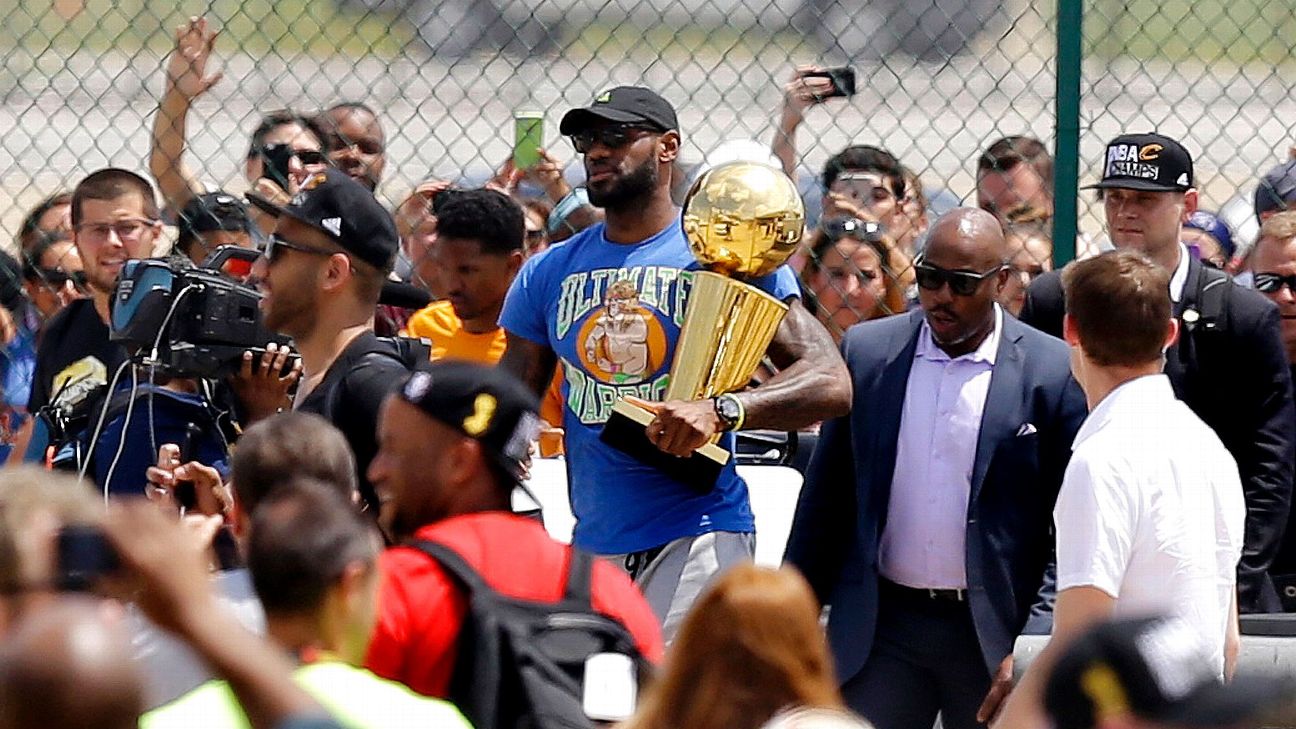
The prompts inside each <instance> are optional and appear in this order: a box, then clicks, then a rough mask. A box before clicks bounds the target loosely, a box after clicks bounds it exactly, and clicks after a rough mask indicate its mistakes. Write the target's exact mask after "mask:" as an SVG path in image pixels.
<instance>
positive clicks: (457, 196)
mask: <svg viewBox="0 0 1296 729" xmlns="http://www.w3.org/2000/svg"><path fill="white" fill-rule="evenodd" d="M441 194H442V195H444V196H445V202H443V203H441V204H440V205H438V206H437V209H436V216H437V236H438V237H441V238H458V239H461V240H475V241H477V242H478V243H479V244H480V245H481V250H482V253H486V254H489V255H495V256H507V255H508V254H510V253H513V252H514V251H520V250H522V249H523V247H524V245H525V242H526V220H525V219H524V218H523V217H522V206H520V205H518V204H517V202H516V201H514V200H513V198H511V197H509V196H508V195H505V194H504V193H502V192H499V191H498V190H487V189H485V188H482V189H478V190H453V191H447V192H443V193H441Z"/></svg>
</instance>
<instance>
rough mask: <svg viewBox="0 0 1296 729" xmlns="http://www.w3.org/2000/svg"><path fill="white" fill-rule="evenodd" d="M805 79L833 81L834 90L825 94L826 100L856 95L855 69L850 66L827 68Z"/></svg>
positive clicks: (812, 73)
mask: <svg viewBox="0 0 1296 729" xmlns="http://www.w3.org/2000/svg"><path fill="white" fill-rule="evenodd" d="M802 77H803V78H826V79H828V80H829V81H832V90H830V91H829V92H828V93H826V94H824V95H823V97H824V98H825V99H831V98H834V97H837V96H854V95H855V69H853V68H851V67H850V66H842V67H841V68H825V69H824V70H822V71H810V72H807V73H805V74H803V76H802Z"/></svg>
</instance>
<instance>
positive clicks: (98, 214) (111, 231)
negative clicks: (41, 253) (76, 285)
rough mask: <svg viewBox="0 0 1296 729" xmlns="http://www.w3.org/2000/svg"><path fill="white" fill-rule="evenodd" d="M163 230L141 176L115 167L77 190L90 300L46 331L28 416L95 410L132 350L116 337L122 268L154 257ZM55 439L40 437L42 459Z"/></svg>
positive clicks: (77, 225)
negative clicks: (113, 314)
mask: <svg viewBox="0 0 1296 729" xmlns="http://www.w3.org/2000/svg"><path fill="white" fill-rule="evenodd" d="M161 230H162V223H161V221H159V220H158V206H157V199H156V198H155V197H154V195H153V186H152V185H150V184H149V183H148V181H147V180H145V179H144V178H143V177H140V176H139V175H137V174H135V173H134V172H129V171H127V170H123V169H118V168H115V167H109V168H106V169H102V170H99V171H97V172H92V173H91V174H90V175H89V176H87V177H86V178H85V179H84V180H82V181H81V183H80V184H78V185H77V186H76V190H74V191H73V193H72V240H73V242H74V243H75V244H76V248H77V252H78V253H80V255H81V264H82V268H83V269H84V273H85V278H86V284H87V286H88V288H89V290H90V297H89V298H87V299H77V300H75V301H72V302H71V303H70V304H68V306H67V307H66V308H64V309H63V310H62V311H61V312H59V313H58V314H57V315H55V317H54V318H53V319H51V320H50V321H49V323H48V324H47V325H46V327H45V333H44V334H43V335H42V338H41V342H40V346H39V348H38V349H37V351H36V374H35V377H34V378H33V380H32V392H31V399H30V400H29V401H28V403H27V410H28V412H30V413H32V414H36V413H38V412H39V411H40V410H41V409H42V408H44V407H46V406H54V407H56V408H58V409H60V410H63V411H65V412H73V411H76V412H88V408H89V406H90V405H91V402H90V401H91V399H96V397H95V396H97V393H98V390H99V388H100V387H101V386H102V385H106V384H108V383H109V381H110V380H111V379H112V376H113V373H115V372H116V371H117V370H118V368H120V367H121V366H122V365H123V364H124V363H125V362H126V357H127V353H126V350H125V349H124V348H123V347H122V346H121V345H120V344H118V343H116V342H112V341H109V339H108V303H109V299H110V298H111V296H112V292H113V288H114V286H115V285H116V282H117V274H118V273H119V272H120V271H121V268H122V264H124V263H125V262H126V261H127V260H128V259H131V258H148V257H149V256H151V255H153V241H154V239H155V238H156V237H157V235H158V233H159V232H160V231H161ZM28 427H30V425H29V426H28ZM41 429H42V430H44V426H43V425H42V428H41ZM24 435H26V434H24ZM48 436H49V433H48V432H40V431H37V432H36V434H35V445H36V446H37V447H36V451H37V452H38V453H39V455H40V456H41V457H43V456H44V450H45V445H46V443H47V441H48ZM22 440H23V441H25V440H26V438H23V439H22ZM29 452H31V450H30V449H29Z"/></svg>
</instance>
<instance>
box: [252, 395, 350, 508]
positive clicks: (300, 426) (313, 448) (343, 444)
mask: <svg viewBox="0 0 1296 729" xmlns="http://www.w3.org/2000/svg"><path fill="white" fill-rule="evenodd" d="M296 476H306V477H309V478H312V479H315V480H317V481H320V482H322V483H325V484H328V485H329V486H330V487H331V488H332V489H333V490H334V491H336V492H337V493H338V495H339V496H343V497H345V498H346V499H347V500H350V499H351V498H352V496H353V494H355V492H356V481H357V476H356V463H355V456H354V455H352V453H351V446H350V444H348V443H347V439H346V436H344V435H342V431H340V430H338V429H337V428H336V427H334V425H333V424H332V423H330V422H329V421H327V420H325V419H324V418H322V417H320V416H319V415H315V414H314V413H299V412H286V413H279V414H277V415H272V416H270V417H268V418H266V419H265V420H262V421H261V422H259V423H256V424H255V425H253V426H252V427H250V428H248V429H247V430H245V431H243V436H242V437H241V438H239V441H238V447H237V448H235V449H234V457H233V459H232V460H231V462H230V478H231V480H232V481H233V482H234V496H235V497H236V498H237V499H238V503H239V507H240V508H241V509H243V512H244V513H245V514H251V513H252V512H253V511H255V510H256V508H257V505H258V504H259V503H261V501H263V500H264V499H265V498H266V497H267V496H269V495H270V493H271V492H273V491H274V490H275V489H276V488H277V487H278V486H279V485H280V484H282V483H285V482H287V481H289V480H291V479H292V478H294V477H296Z"/></svg>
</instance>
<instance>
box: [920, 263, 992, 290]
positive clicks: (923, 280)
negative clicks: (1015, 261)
mask: <svg viewBox="0 0 1296 729" xmlns="http://www.w3.org/2000/svg"><path fill="white" fill-rule="evenodd" d="M1002 270H1003V266H996V267H994V268H992V269H990V270H989V271H986V272H985V273H972V272H971V271H950V270H948V269H944V268H937V267H936V266H932V265H929V264H928V263H927V262H926V261H925V260H924V259H923V257H922V256H919V257H918V258H916V259H914V278H916V279H918V286H919V287H920V288H924V289H927V290H928V291H940V290H941V287H942V286H944V285H945V284H949V287H950V291H952V292H954V293H955V294H957V295H959V296H971V295H972V294H975V293H976V290H977V289H978V288H979V287H980V286H981V282H982V281H985V280H986V279H988V278H990V277H991V276H993V275H995V274H996V273H999V272H1000V271H1002Z"/></svg>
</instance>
